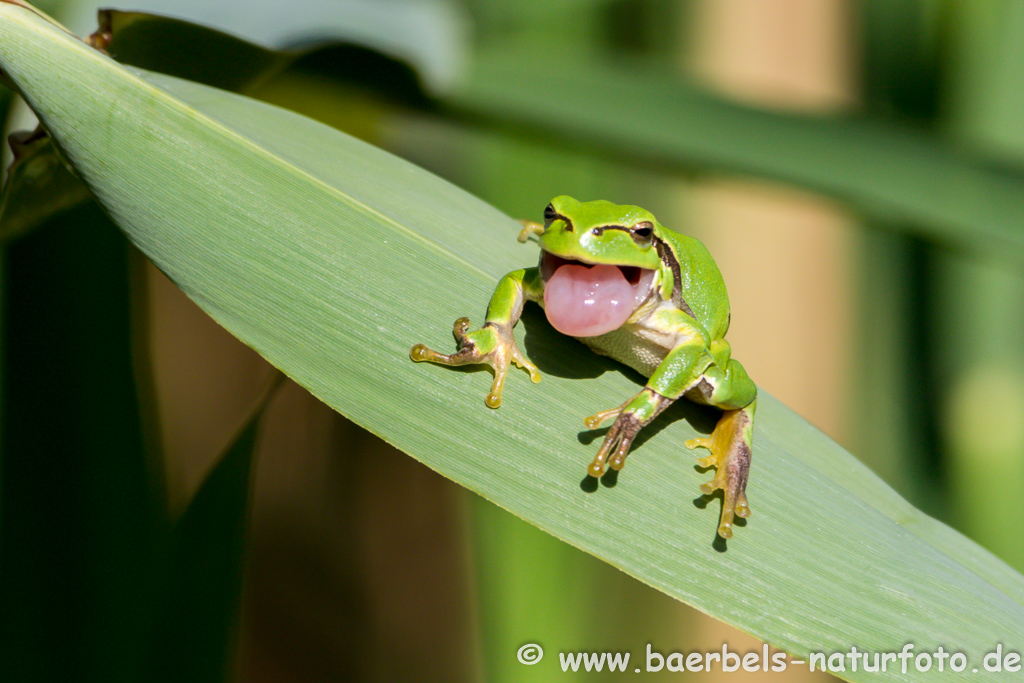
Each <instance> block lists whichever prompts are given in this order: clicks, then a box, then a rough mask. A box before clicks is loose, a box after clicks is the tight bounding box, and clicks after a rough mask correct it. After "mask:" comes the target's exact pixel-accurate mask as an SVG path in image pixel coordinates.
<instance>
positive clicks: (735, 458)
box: [584, 341, 757, 538]
mask: <svg viewBox="0 0 1024 683" xmlns="http://www.w3.org/2000/svg"><path fill="white" fill-rule="evenodd" d="M718 361H720V362H722V363H724V364H725V366H726V371H724V372H723V371H722V370H721V369H720V368H719V367H718V365H716V358H715V357H713V356H712V354H711V353H709V352H708V350H707V348H706V347H705V346H704V345H703V344H702V343H699V342H697V341H694V342H688V343H684V344H682V345H680V346H677V347H676V348H675V349H673V350H672V351H670V352H669V354H668V355H667V356H666V357H665V360H664V361H662V363H661V365H660V366H658V368H657V370H655V371H654V373H653V374H652V375H651V377H650V379H649V380H648V382H647V386H646V387H645V388H644V390H643V391H641V392H640V393H639V394H637V395H636V396H634V397H633V398H632V399H630V400H629V401H627V402H626V403H625V404H623V405H622V406H620V407H619V408H616V409H613V410H608V411H604V412H602V413H598V414H597V415H593V416H591V417H589V418H587V419H586V420H585V421H584V422H585V424H586V425H587V426H588V427H590V428H591V429H593V428H596V427H597V426H599V424H600V423H601V422H603V421H604V420H607V419H610V418H612V417H615V423H614V424H613V425H612V428H611V429H610V430H609V431H608V434H607V436H606V437H605V441H604V443H603V444H602V445H601V449H600V450H599V451H598V454H597V456H596V457H595V458H594V460H593V462H591V463H590V466H589V467H588V468H587V473H588V474H590V475H591V476H594V477H599V476H601V475H602V474H603V473H604V471H605V466H606V465H607V466H609V467H611V468H612V469H622V467H623V466H624V465H625V460H626V456H627V455H628V452H629V447H630V445H631V444H632V442H633V439H635V438H636V435H637V433H638V432H639V431H640V429H642V428H643V427H644V426H645V425H646V424H648V423H649V422H650V421H651V420H653V419H654V418H655V417H657V415H658V414H659V413H661V412H662V411H663V410H664V409H665V408H667V407H668V406H669V405H671V404H672V402H673V401H675V400H676V399H678V398H679V397H681V396H683V395H684V394H687V395H690V394H689V393H688V392H693V394H694V398H695V399H697V400H698V401H699V402H701V403H708V404H710V405H714V406H716V407H719V408H723V409H725V413H724V414H723V416H722V418H721V419H720V420H719V422H718V425H717V426H716V427H715V430H714V432H713V433H712V435H711V436H710V437H709V438H706V439H693V440H691V441H688V442H687V443H686V445H687V446H688V447H690V448H695V447H698V446H703V447H705V448H708V449H709V450H711V452H712V454H711V456H709V457H707V458H703V459H701V460H700V461H699V464H700V465H701V466H702V467H712V466H713V467H717V469H718V471H717V473H716V476H715V478H714V479H713V480H712V481H711V482H708V483H707V484H704V485H703V486H701V491H703V492H704V493H705V494H710V493H712V492H714V491H715V490H716V489H719V488H721V489H722V490H723V492H724V494H725V495H724V498H725V500H724V502H723V505H722V516H721V519H720V521H719V526H718V533H719V535H721V536H722V538H729V537H731V536H732V523H733V518H734V517H735V516H739V517H747V516H749V514H750V509H749V507H748V506H747V499H746V485H747V474H748V472H749V470H750V445H751V436H752V433H753V417H754V407H755V405H756V402H755V401H754V398H755V397H756V392H757V390H756V388H755V387H754V383H753V382H751V381H750V378H749V377H747V374H746V372H745V371H744V370H743V366H742V365H740V364H739V363H737V362H736V361H733V360H729V359H728V355H727V354H726V355H725V356H724V357H720V358H718Z"/></svg>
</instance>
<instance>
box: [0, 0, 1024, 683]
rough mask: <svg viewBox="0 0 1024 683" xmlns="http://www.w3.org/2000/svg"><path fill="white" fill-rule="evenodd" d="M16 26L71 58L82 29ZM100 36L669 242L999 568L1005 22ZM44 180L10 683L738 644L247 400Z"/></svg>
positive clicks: (461, 25)
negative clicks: (671, 231)
mask: <svg viewBox="0 0 1024 683" xmlns="http://www.w3.org/2000/svg"><path fill="white" fill-rule="evenodd" d="M39 6H40V7H41V8H42V9H44V10H46V11H48V12H50V13H51V14H52V15H54V16H55V17H56V18H57V19H58V20H60V21H61V22H62V23H64V24H65V25H68V26H69V27H71V28H72V29H73V30H74V31H76V32H77V33H78V34H80V35H87V34H89V33H92V32H93V31H95V30H96V27H97V20H96V6H95V4H94V3H89V2H72V1H70V0H69V1H67V2H48V3H44V2H40V3H39ZM125 9H132V10H143V11H146V12H153V13H159V14H163V15H170V16H174V17H178V18H181V19H185V20H187V21H188V22H195V23H198V24H203V25H206V26H209V27H213V28H215V29H217V30H218V31H221V32H223V33H215V32H211V31H209V30H206V29H201V28H198V27H196V26H193V25H190V24H188V23H183V22H171V21H166V20H158V19H153V18H151V17H147V16H144V15H137V14H130V13H113V14H107V15H104V16H103V17H102V18H101V22H100V25H101V27H102V29H103V30H104V31H106V32H107V34H108V35H107V36H106V38H104V40H105V41H106V43H105V44H106V45H107V48H108V50H109V51H110V52H111V54H112V55H113V56H114V57H115V58H117V59H119V60H121V61H124V62H126V63H130V64H134V65H138V66H142V67H145V68H149V69H153V70H157V71H165V72H168V73H173V74H175V75H181V76H184V77H186V78H190V79H193V80H198V81H202V82H205V83H210V84H213V85H217V86H218V87H223V88H227V89H232V90H236V91H240V92H244V93H246V94H248V95H250V96H253V97H257V98H260V99H264V100H266V101H269V102H273V103H275V104H278V105H281V106H285V107H288V108H291V109H294V110H297V111H300V112H302V113H304V114H306V115H309V116H312V117H315V118H318V119H321V120H323V121H325V122H327V123H329V124H331V125H333V126H335V127H338V128H340V129H342V130H344V131H346V132H349V133H352V134H354V135H357V136H359V137H361V138H363V139H365V140H367V141H369V142H372V143H374V144H376V145H379V146H381V147H384V148H386V149H389V150H391V151H393V152H395V153H397V154H399V155H401V156H404V157H406V158H408V159H411V160H413V161H415V162H416V163H418V164H420V165H422V166H424V167H426V168H427V169H429V170H431V171H433V172H435V173H438V174H440V175H442V176H444V177H446V178H448V179H450V180H452V181H453V182H455V183H456V184H458V185H461V186H462V187H464V188H466V189H468V190H469V191H471V192H473V193H475V194H477V195H479V196H480V197H482V198H483V199H485V200H486V201H488V202H490V203H492V204H494V205H495V206H497V207H499V208H500V209H502V210H503V211H505V212H506V213H508V214H509V215H512V216H516V217H526V218H537V217H538V216H539V214H540V211H541V210H542V209H543V207H544V205H545V204H546V203H547V201H548V199H549V198H550V197H552V196H554V195H557V194H571V195H574V196H577V197H581V198H588V199H591V198H607V199H611V200H613V201H618V202H623V203H636V204H640V205H643V206H646V207H647V208H650V209H651V210H652V211H654V212H655V213H656V214H657V215H658V216H659V218H660V219H661V221H662V222H663V223H665V224H667V225H669V226H671V227H673V228H675V229H677V230H679V231H681V232H685V233H688V234H692V235H694V236H696V237H698V238H700V239H701V240H703V241H704V242H705V243H706V244H707V245H708V246H709V248H710V249H711V251H712V253H713V254H714V255H715V257H716V260H717V261H718V263H719V265H720V267H721V268H722V270H723V272H724V274H725V277H726V281H727V282H728V284H729V288H730V295H731V298H732V306H733V325H732V329H731V331H730V340H731V341H732V344H733V347H734V349H735V350H736V354H737V356H738V357H740V358H742V360H743V362H744V364H745V365H746V367H747V368H748V369H749V371H750V373H751V375H752V376H753V377H755V378H756V379H757V381H758V383H759V385H760V386H762V387H764V388H765V389H766V390H768V391H769V392H771V393H772V394H774V395H775V396H777V397H778V398H780V399H781V400H782V401H784V402H785V403H786V404H788V405H789V406H790V407H791V408H793V409H794V410H796V411H797V412H799V413H801V414H802V415H804V416H805V417H807V418H808V419H809V420H810V421H811V422H813V423H814V424H815V425H816V426H818V427H819V428H821V429H823V430H824V431H825V432H827V433H828V434H829V435H830V436H832V437H833V438H835V439H836V440H837V441H839V442H840V443H841V444H843V445H844V446H845V447H846V448H848V449H849V450H850V451H851V452H853V453H855V454H857V455H858V456H859V457H861V459H863V460H864V461H865V462H867V463H868V464H869V465H870V466H871V467H872V468H873V469H875V471H877V472H878V473H879V474H881V475H882V476H883V477H884V478H885V479H886V480H887V481H888V482H889V483H890V484H891V485H892V486H893V487H894V488H896V489H897V490H898V491H900V492H901V493H902V494H903V495H904V496H906V497H907V498H908V499H909V500H910V501H911V502H912V503H914V504H915V505H916V506H918V507H920V508H922V509H924V510H925V511H927V512H929V513H930V514H932V515H934V516H936V517H938V518H939V519H941V520H943V521H945V522H946V523H948V524H950V525H951V526H953V527H954V528H957V529H959V530H961V531H963V532H964V533H965V534H967V535H969V536H970V537H972V538H974V539H975V540H977V541H978V542H980V543H981V544H983V545H984V546H986V547H988V548H989V549H991V550H992V551H993V552H995V553H996V554H998V555H999V556H1000V557H1002V558H1004V559H1005V560H1006V561H1007V562H1009V563H1010V564H1012V565H1014V566H1015V567H1016V568H1017V569H1018V570H1021V569H1024V531H1022V530H1021V529H1022V527H1021V525H1020V524H1017V523H1016V522H1017V520H1018V519H1019V517H1020V516H1021V514H1022V513H1024V502H1022V501H1024V497H1022V496H1021V493H1022V491H1024V457H1022V456H1024V306H1022V305H1021V302H1022V300H1024V278H1022V264H1024V259H1022V258H1021V257H1022V255H1024V252H1022V251H1021V244H1022V239H1024V230H1022V229H1021V227H1020V220H1021V219H1020V216H1021V215H1024V214H1020V213H1017V212H1016V209H1018V208H1020V207H1018V206H1017V204H1016V203H1015V202H1019V201H1021V200H1020V198H1019V197H1015V194H1019V193H1015V188H1017V186H1018V185H1019V184H1020V183H1021V182H1022V170H1024V125H1021V124H1022V122H1024V89H1022V88H1021V87H1020V84H1019V78H1020V77H1019V74H1020V73H1021V72H1022V71H1024V47H1022V43H1021V41H1020V40H1019V36H1020V35H1022V34H1024V5H1022V4H1020V3H1018V2H1015V1H1011V0H978V1H976V2H972V3H961V2H955V1H953V0H945V1H944V0H921V1H917V2H911V1H909V0H861V1H859V2H857V1H853V0H828V1H826V2H821V1H819V0H771V1H770V2H759V1H757V0H678V1H675V2H673V1H670V0H545V1H544V2H537V1H534V0H520V1H519V2H515V3H512V2H504V1H501V0H389V1H388V2H376V1H373V0H333V1H332V0H318V1H314V0H309V1H306V2H291V3H283V2H271V1H253V0H247V1H246V2H240V1H235V0H221V1H220V2H218V3H207V2H197V1H190V0H166V1H162V2H157V1H155V0H154V1H150V0H146V1H145V2H134V3H133V4H132V6H131V7H130V8H127V7H126V8H125ZM243 41H250V42H249V43H246V42H243ZM258 46H262V47H258ZM276 50H283V51H276ZM624 84H625V85H624ZM540 86H543V87H540ZM0 105H2V106H3V107H4V108H5V109H6V110H8V111H9V116H8V119H9V129H11V130H15V129H19V128H26V127H28V128H31V126H32V124H31V123H26V115H25V110H24V108H23V107H19V106H18V105H16V104H14V103H13V100H12V98H11V97H10V93H9V92H8V91H6V90H0ZM623 112H625V114H623ZM629 112H635V120H636V122H637V125H636V126H630V125H629V123H630V121H631V118H630V116H629ZM737 122H739V124H737ZM730 126H731V127H730ZM737 126H738V127H737ZM744 131H746V134H743V132H744ZM38 144H39V143H38V142H33V141H31V140H29V141H25V140H20V141H19V145H18V148H19V161H20V162H22V163H26V162H27V161H28V160H32V159H35V160H37V162H38V163H39V164H44V162H45V160H46V159H47V158H50V157H47V155H46V154H33V153H30V152H38V150H37V148H36V146H37V145H38ZM8 161H9V158H8ZM4 165H5V166H6V162H5V164H4ZM893 168H896V169H897V171H896V172H894V171H893V170H892V169H893ZM907 169H909V172H904V171H906V170H907ZM929 174H931V175H929ZM38 175H39V177H44V178H47V179H48V181H49V182H52V183H57V184H59V185H60V187H62V188H64V189H63V190H61V192H60V193H59V196H61V197H64V198H68V197H71V199H68V200H67V201H66V202H64V203H63V204H61V205H59V206H57V205H52V204H48V197H50V196H53V193H52V192H50V191H49V190H48V191H47V193H44V194H37V195H32V194H31V193H32V192H33V190H32V188H25V189H24V190H21V189H19V192H24V193H25V194H21V195H18V196H19V197H20V199H21V200H20V202H19V206H20V207H25V208H21V209H19V210H17V211H14V210H12V209H11V208H10V207H7V208H5V210H4V213H3V223H2V224H0V239H3V240H4V251H3V260H2V262H0V277H2V296H3V301H2V310H0V332H2V354H3V355H2V358H3V360H2V363H0V382H2V393H0V401H2V404H0V410H2V417H0V440H2V448H3V458H2V461H0V586H2V587H3V590H0V671H2V673H3V674H4V675H3V676H2V677H0V678H2V679H3V680H49V679H51V678H53V679H56V678H62V679H67V680H132V679H134V678H136V677H137V676H139V675H140V672H144V674H145V678H146V679H147V680H155V679H161V678H163V679H165V680H183V679H185V678H188V679H190V680H192V679H195V680H220V679H221V678H222V676H223V675H224V671H225V670H228V671H233V672H235V675H237V676H238V677H239V678H240V679H241V680H246V681H290V680H294V681H319V680H324V681H327V680H375V681H376V680H439V681H440V680H443V681H463V680H464V681H476V680H487V681H503V680H515V681H524V680H543V679H544V675H545V674H544V672H543V671H542V670H541V669H542V668H541V667H534V668H529V667H523V666H522V665H520V664H519V663H518V662H517V661H516V660H515V652H516V649H517V648H518V647H519V646H520V645H522V644H523V643H525V642H528V641H534V642H540V643H543V644H545V646H546V647H548V648H550V649H549V654H550V653H553V652H555V651H564V650H577V649H578V650H602V649H607V650H617V651H622V650H629V651H631V652H633V653H634V656H637V655H636V653H641V652H643V650H644V647H645V645H646V644H647V643H652V645H653V646H654V647H655V648H656V649H661V650H662V651H666V650H687V651H694V650H707V649H720V648H721V645H722V643H723V642H727V643H729V646H730V648H731V649H732V650H734V651H736V650H740V651H746V650H752V649H758V648H759V644H758V643H757V642H756V641H754V640H753V639H751V638H750V637H749V636H746V635H744V634H741V633H738V632H736V631H734V630H732V629H730V628H728V627H726V626H724V625H721V624H719V623H717V622H714V621H713V620H710V619H708V618H707V617H704V616H703V615H701V614H699V613H697V612H695V611H694V610H692V609H690V608H688V607H686V606H685V605H681V604H679V603H677V602H675V601H673V600H671V599H670V598H668V597H666V596H664V595H662V594H660V593H658V592H656V591H654V590H653V589H650V588H648V587H646V586H643V585H641V584H639V583H638V582H636V581H634V580H633V579H631V578H629V577H627V576H625V575H624V574H622V573H620V572H619V571H618V570H616V569H614V568H612V567H610V566H608V565H606V564H604V563H602V562H600V561H598V560H595V559H593V558H591V557H590V556H588V555H585V554H583V553H582V552H580V551H578V550H576V549H574V548H571V547H569V546H567V545H566V544H564V543H561V542H559V541H557V540H555V539H554V538H552V537H549V536H547V535H546V534H544V533H542V532H540V531H538V530H537V529H535V528H534V527H532V526H529V525H527V524H525V523H523V522H521V521H519V520H518V519H516V518H514V517H513V516H511V515H510V514H508V513H505V512H504V511H502V510H499V509H498V508H496V507H494V506H493V505H491V504H489V503H487V502H484V501H482V500H480V499H478V498H477V497H475V496H474V495H473V494H472V493H469V492H467V491H465V490H463V489H461V488H460V487H458V486H456V485H454V484H452V483H451V482H449V481H447V480H444V479H442V478H441V477H439V476H438V475H436V474H434V473H433V472H431V471H429V470H428V469H427V468H425V467H423V466H422V465H420V464H418V463H417V462H415V461H414V460H412V459H411V458H407V457H405V456H404V455H403V454H401V453H399V452H397V451H394V450H393V449H391V448H390V447H389V446H387V445H386V444H384V443H383V442H381V441H379V440H378V439H376V438H375V437H373V436H372V435H370V434H368V433H367V432H365V431H363V430H361V429H360V428H358V427H356V426H354V425H353V424H351V423H349V422H348V421H346V420H345V419H344V418H342V417H341V416H339V415H337V414H336V413H334V412H333V411H331V410H330V409H328V408H326V407H325V406H323V405H322V404H320V403H319V402H317V401H316V400H315V399H313V398H312V397H310V396H309V395H308V394H307V393H305V391H304V390H302V389H300V388H298V387H297V386H296V385H294V384H292V383H290V382H285V383H284V384H283V385H280V387H279V388H277V389H276V390H273V391H271V390H268V388H267V387H268V386H269V385H274V381H275V380H274V378H275V374H276V373H275V371H274V370H273V369H272V368H271V367H270V366H269V365H267V364H266V363H265V362H264V361H263V360H262V359H260V358H259V357H258V356H257V355H256V354H255V353H254V352H253V351H251V350H249V349H248V348H246V347H244V346H243V345H242V344H241V343H239V342H237V341H236V340H235V339H234V338H232V337H231V336H230V335H228V334H227V333H226V332H225V331H224V330H222V329H221V328H219V327H218V326H217V325H216V324H215V323H213V322H212V321H211V320H210V319H209V318H207V317H206V316H205V314H203V313H201V312H200V311H199V309H198V308H196V307H195V306H194V304H192V303H191V302H190V301H189V300H188V299H186V298H185V296H184V295H183V294H182V293H181V292H180V291H178V290H177V289H176V288H175V287H174V286H173V285H171V284H170V283H169V281H167V280H166V279H165V278H164V277H163V276H162V275H161V274H160V273H159V272H158V271H156V270H155V269H154V268H153V267H152V266H150V265H148V264H147V263H146V262H145V260H144V259H143V258H142V257H141V256H140V255H139V254H138V253H137V252H135V251H134V250H133V249H132V248H130V247H129V246H128V244H127V242H126V240H125V239H124V237H123V236H122V235H121V234H120V233H119V232H118V231H117V230H116V229H115V228H114V227H113V226H112V224H111V223H110V222H109V220H108V219H107V218H106V217H105V216H104V215H103V213H102V211H100V210H99V209H98V207H97V206H96V205H95V204H94V203H92V202H91V201H88V200H86V199H85V197H84V195H81V193H79V194H75V183H76V182H77V181H76V180H75V179H74V178H73V177H71V176H60V175H59V173H58V172H57V171H52V169H48V168H46V167H40V169H39V171H38ZM49 187H52V186H49ZM69 188H70V189H69ZM8 194H9V195H10V194H11V192H10V191H9V192H8ZM29 209H31V210H29ZM83 255H88V258H87V259H83V258H82V257H83ZM367 258H387V255H386V254H368V255H367ZM483 306H484V302H481V310H482V308H483ZM456 313H459V312H453V317H454V316H455V315H456ZM439 324H445V325H446V324H447V322H446V321H439ZM274 386H276V385H274ZM366 390H367V392H372V391H373V387H367V388H366ZM265 397H267V400H266V401H265V400H264V399H265ZM254 406H256V407H254ZM567 409H571V410H578V407H572V406H570V407H567ZM257 421H258V422H257ZM257 424H258V431H257ZM250 458H251V459H252V463H253V465H254V469H253V475H254V476H253V477H252V480H251V481H250V479H249V477H248V476H246V473H247V472H248V471H249V467H250ZM755 468H756V462H755ZM197 491H199V493H197ZM794 495H799V492H794ZM247 505H248V506H249V512H248V517H246V514H247V513H246V506H247ZM246 519H248V520H249V521H248V532H247V533H248V535H249V539H248V549H247V555H246V556H245V567H244V577H245V580H244V583H243V584H242V585H243V586H244V589H243V590H242V591H241V596H239V595H238V593H239V588H238V587H239V580H238V576H239V575H240V574H241V573H242V568H241V565H240V562H241V561H242V559H241V558H242V546H241V541H240V539H241V538H242V537H243V529H245V527H246V521H245V520H246ZM225 539H227V540H231V541H232V542H230V543H226V544H225V543H223V541H224V540H225ZM168 567H169V568H170V569H169V570H168V569H167V568H168ZM154 577H155V578H154ZM203 596H206V597H203ZM211 596H212V597H211ZM239 602H240V603H241V610H240V616H237V614H236V610H237V608H238V605H239ZM153 604H156V605H158V606H159V608H158V609H156V610H153V609H150V608H148V607H147V606H148V605H153ZM204 610H206V611H205V612H204ZM236 624H237V625H238V626H239V627H240V628H238V629H237V631H238V635H237V636H236V635H235V631H236V629H235V625H236ZM182 625H185V626H187V628H185V627H183V626H182ZM147 633H155V634H156V635H155V636H153V637H152V638H149V637H147V636H146V635H144V634H147ZM183 633H187V634H189V637H188V638H184V637H183V636H182V634H183ZM218 634H221V635H218ZM223 634H227V635H223ZM207 636H208V637H207ZM236 646H237V647H236ZM168 653H171V655H170V656H168ZM174 653H179V654H178V655H177V656H175V654H174ZM184 653H191V654H190V655H185V654H184ZM546 671H547V672H548V673H550V669H548V670H546ZM579 675H580V676H587V677H588V678H592V677H596V678H598V679H600V678H601V676H602V675H605V674H600V675H599V674H593V673H591V674H586V673H581V674H579ZM701 675H702V676H704V680H713V679H715V677H716V676H721V677H723V678H724V677H726V676H728V677H729V680H733V677H739V679H743V678H744V677H746V679H749V680H753V679H756V678H758V677H759V676H772V677H773V680H784V679H787V677H788V680H807V679H813V678H817V676H812V675H809V674H807V672H806V671H800V670H793V669H791V670H790V671H787V672H786V673H785V674H777V673H772V674H756V673H730V674H722V673H720V672H719V673H717V674H701Z"/></svg>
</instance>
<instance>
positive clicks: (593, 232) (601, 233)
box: [590, 226, 604, 237]
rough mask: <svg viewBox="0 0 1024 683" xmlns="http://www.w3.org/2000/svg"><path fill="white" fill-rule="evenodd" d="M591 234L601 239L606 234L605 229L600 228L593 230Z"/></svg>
mask: <svg viewBox="0 0 1024 683" xmlns="http://www.w3.org/2000/svg"><path fill="white" fill-rule="evenodd" d="M590 234H591V235H593V236H594V237H600V236H601V235H603V234H604V228H602V227H600V226H599V227H596V228H591V230H590Z"/></svg>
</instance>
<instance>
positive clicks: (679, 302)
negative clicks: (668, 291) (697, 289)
mask: <svg viewBox="0 0 1024 683" xmlns="http://www.w3.org/2000/svg"><path fill="white" fill-rule="evenodd" d="M654 246H655V247H656V248H657V249H658V256H659V257H661V262H662V263H664V264H665V265H666V266H668V267H669V268H670V269H671V270H672V303H673V304H675V306H676V308H678V309H679V310H681V311H682V312H683V313H685V314H686V315H688V316H690V317H691V318H693V319H694V320H696V319H697V316H695V315H694V314H693V310H691V309H690V304H688V303H686V301H685V300H684V299H683V292H682V290H681V289H680V284H681V283H682V281H683V274H682V270H681V269H680V267H679V259H677V258H676V255H675V254H674V253H673V252H672V249H671V248H670V247H669V246H668V244H666V243H665V242H664V241H663V240H661V239H660V238H658V237H655V238H654Z"/></svg>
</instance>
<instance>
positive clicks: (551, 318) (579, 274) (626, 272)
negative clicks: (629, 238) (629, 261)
mask: <svg viewBox="0 0 1024 683" xmlns="http://www.w3.org/2000/svg"><path fill="white" fill-rule="evenodd" d="M540 275H541V279H543V281H544V312H545V313H546V314H547V317H548V322H550V323H551V325H552V326H553V327H554V328H555V329H556V330H558V331H559V332H561V333H562V334H568V335H570V336H573V337H596V336H597V335H599V334H605V333H606V332H611V331H612V330H617V329H618V328H620V327H622V325H623V324H624V323H625V322H626V320H628V319H629V316H631V315H632V314H633V311H635V310H636V309H637V308H638V307H639V306H640V304H642V303H643V302H644V301H646V300H647V297H649V296H650V294H651V288H652V285H653V283H654V271H653V270H647V269H646V268H639V267H637V266H613V265H603V264H593V263H587V262H585V261H577V260H573V259H565V258H562V257H560V256H555V255H554V254H550V253H548V252H546V251H545V252H542V253H541V259H540Z"/></svg>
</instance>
